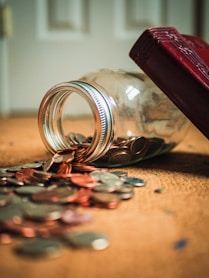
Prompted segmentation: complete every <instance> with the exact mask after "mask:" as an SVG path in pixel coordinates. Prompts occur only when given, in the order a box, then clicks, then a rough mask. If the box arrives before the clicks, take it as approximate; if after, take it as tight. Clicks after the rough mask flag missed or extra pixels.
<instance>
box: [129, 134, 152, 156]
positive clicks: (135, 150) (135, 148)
mask: <svg viewBox="0 0 209 278" xmlns="http://www.w3.org/2000/svg"><path fill="white" fill-rule="evenodd" d="M148 145H149V141H148V140H147V138H145V137H143V136H142V137H137V138H136V139H134V140H131V142H130V144H129V149H130V152H131V153H132V154H134V155H139V154H140V155H143V154H144V152H146V150H147V148H148Z"/></svg>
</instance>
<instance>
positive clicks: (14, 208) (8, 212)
mask: <svg viewBox="0 0 209 278" xmlns="http://www.w3.org/2000/svg"><path fill="white" fill-rule="evenodd" d="M22 217H23V211H22V210H21V208H20V206H18V204H13V203H12V204H9V205H7V206H4V207H1V208H0V222H4V221H6V220H13V219H17V218H18V219H21V218H22Z"/></svg>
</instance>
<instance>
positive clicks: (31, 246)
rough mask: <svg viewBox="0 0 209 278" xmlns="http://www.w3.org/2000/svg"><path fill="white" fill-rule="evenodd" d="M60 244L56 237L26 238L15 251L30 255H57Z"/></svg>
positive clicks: (59, 250)
mask: <svg viewBox="0 0 209 278" xmlns="http://www.w3.org/2000/svg"><path fill="white" fill-rule="evenodd" d="M61 248H62V244H61V242H60V241H59V240H58V239H46V238H35V239H32V240H28V241H26V242H24V243H23V244H21V245H20V246H18V247H17V248H16V252H17V253H18V254H21V255H27V256H30V257H41V256H49V257H58V256H59V255H60V253H61Z"/></svg>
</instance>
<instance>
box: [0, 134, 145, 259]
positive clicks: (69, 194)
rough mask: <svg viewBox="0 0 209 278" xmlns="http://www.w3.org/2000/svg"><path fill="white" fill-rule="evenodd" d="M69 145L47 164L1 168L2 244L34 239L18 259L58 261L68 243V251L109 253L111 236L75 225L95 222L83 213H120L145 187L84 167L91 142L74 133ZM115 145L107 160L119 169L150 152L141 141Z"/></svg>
mask: <svg viewBox="0 0 209 278" xmlns="http://www.w3.org/2000/svg"><path fill="white" fill-rule="evenodd" d="M68 140H69V141H70V144H71V148H70V149H68V150H60V151H57V153H56V154H54V155H53V157H52V158H51V159H49V160H47V161H36V162H34V163H29V164H22V165H17V166H12V167H5V168H1V169H0V226H1V234H0V235H1V237H0V239H1V242H2V243H4V242H5V243H6V242H7V243H9V242H10V237H11V235H14V236H15V235H17V236H19V237H20V236H21V237H22V238H29V239H27V241H26V240H25V241H24V242H23V244H22V245H20V246H19V247H18V248H17V250H16V251H17V253H18V254H24V255H27V256H31V257H39V256H52V257H53V256H57V255H59V254H60V248H61V246H62V244H61V241H63V238H64V243H66V244H67V245H68V246H69V244H70V246H74V247H91V248H93V249H95V250H102V249H104V248H106V247H107V246H108V245H109V241H108V240H107V238H106V236H104V235H102V234H100V233H97V232H89V231H88V232H76V231H74V229H75V226H77V225H81V224H84V223H87V222H89V221H92V215H91V214H90V213H86V212H83V211H82V210H80V209H79V208H82V207H83V208H85V207H88V208H92V207H98V208H104V209H113V208H117V207H118V206H119V205H120V203H121V201H122V200H127V199H130V198H132V197H133V196H134V187H136V186H144V185H145V184H146V182H145V181H143V180H141V179H139V178H134V177H129V178H128V172H126V171H109V170H108V169H107V168H98V166H95V165H87V164H85V163H83V156H85V152H86V149H87V148H88V147H89V145H90V144H91V141H92V138H91V137H85V136H82V135H81V134H71V135H70V138H69V139H68ZM114 144H115V145H112V146H111V147H110V150H109V151H108V152H107V154H106V155H105V156H104V161H103V162H105V164H106V162H107V163H110V165H111V163H116V164H118V165H119V163H121V162H122V163H123V160H130V159H133V158H134V156H141V155H142V152H143V153H144V149H145V147H144V145H146V147H147V141H146V140H145V138H142V137H140V138H139V137H131V138H129V139H126V138H117V139H116V140H115V143H114ZM141 148H144V149H143V151H142V150H141ZM134 159H135V158H134ZM97 162H98V161H97ZM30 238H33V239H32V240H31V239H30Z"/></svg>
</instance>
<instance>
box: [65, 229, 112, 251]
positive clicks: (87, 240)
mask: <svg viewBox="0 0 209 278" xmlns="http://www.w3.org/2000/svg"><path fill="white" fill-rule="evenodd" d="M64 239H65V241H66V242H68V243H69V244H70V245H72V246H73V247H77V248H79V247H80V248H82V247H87V248H93V249H95V250H103V249H105V248H107V247H108V245H109V240H108V239H107V237H106V236H105V235H103V234H100V233H96V232H90V231H87V232H71V233H69V234H67V235H66V236H65V237H64Z"/></svg>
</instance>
